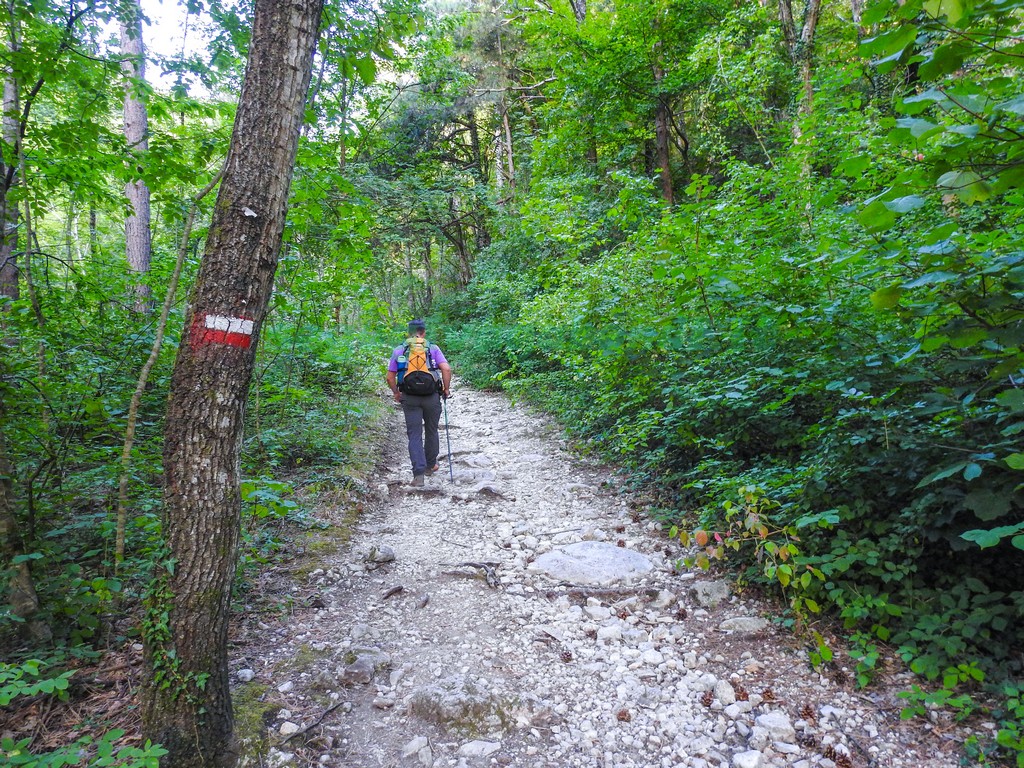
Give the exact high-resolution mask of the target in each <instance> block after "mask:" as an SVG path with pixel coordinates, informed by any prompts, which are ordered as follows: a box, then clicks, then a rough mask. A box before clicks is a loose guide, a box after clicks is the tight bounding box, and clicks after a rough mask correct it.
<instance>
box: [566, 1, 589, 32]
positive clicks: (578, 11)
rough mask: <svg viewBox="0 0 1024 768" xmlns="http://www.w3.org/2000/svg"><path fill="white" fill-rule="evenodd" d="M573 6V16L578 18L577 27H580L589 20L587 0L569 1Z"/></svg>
mask: <svg viewBox="0 0 1024 768" xmlns="http://www.w3.org/2000/svg"><path fill="white" fill-rule="evenodd" d="M569 5H571V6H572V15H573V16H575V17H576V26H577V27H579V26H580V25H581V24H583V22H584V21H586V20H587V0H569Z"/></svg>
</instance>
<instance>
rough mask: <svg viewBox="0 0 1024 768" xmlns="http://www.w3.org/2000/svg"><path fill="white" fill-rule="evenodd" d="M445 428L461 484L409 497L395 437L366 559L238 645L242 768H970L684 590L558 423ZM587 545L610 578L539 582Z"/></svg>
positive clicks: (484, 403) (716, 601)
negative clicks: (253, 722)
mask: <svg viewBox="0 0 1024 768" xmlns="http://www.w3.org/2000/svg"><path fill="white" fill-rule="evenodd" d="M448 409H449V420H450V424H451V429H450V434H451V441H452V448H453V464H454V468H455V481H456V482H455V483H454V484H453V483H451V482H450V480H449V478H448V473H447V463H446V461H445V460H444V459H442V466H443V470H444V471H443V472H442V473H438V474H437V475H436V476H434V477H432V478H429V479H428V482H427V486H426V487H425V488H424V489H422V490H420V489H413V488H410V487H409V486H408V481H409V480H410V479H411V474H410V472H409V469H408V461H407V457H406V452H405V448H404V445H403V444H402V441H401V440H399V439H397V436H396V437H394V438H392V439H391V441H390V443H389V445H388V447H387V451H386V458H385V461H386V463H387V465H388V466H387V469H386V470H384V471H383V473H382V474H381V475H380V476H379V477H376V478H374V480H373V481H372V483H371V487H370V493H369V495H370V496H371V497H375V498H376V502H375V503H373V504H371V505H370V508H369V509H368V510H367V511H366V512H365V513H364V514H363V516H362V517H361V518H360V520H359V522H358V524H357V527H356V532H355V534H354V537H353V540H352V541H351V542H350V543H349V545H347V546H345V547H342V548H341V549H340V550H338V551H333V552H329V553H327V554H326V555H324V556H322V557H321V558H320V560H319V561H318V562H317V563H316V564H315V565H314V567H313V570H312V571H311V572H308V573H306V574H303V576H304V578H303V579H300V581H299V583H298V584H296V585H294V586H292V587H291V590H292V592H293V597H294V598H295V599H296V600H299V599H300V598H302V597H303V596H305V598H306V601H307V602H311V603H312V606H313V607H310V608H308V609H306V610H304V611H296V612H294V613H292V614H291V615H289V616H288V617H285V618H283V619H282V620H281V622H280V623H279V624H276V625H272V624H267V623H260V624H259V625H258V627H257V626H253V627H251V628H250V631H249V632H247V633H246V635H247V636H246V639H245V642H244V643H242V644H240V645H239V646H237V647H236V653H235V659H234V661H233V665H232V668H233V671H234V675H235V678H236V680H238V681H239V684H238V685H237V687H236V689H235V696H236V701H237V700H243V699H246V698H248V699H256V700H257V704H258V706H259V707H261V708H262V709H261V710H260V712H261V713H262V714H261V720H260V722H259V727H258V731H259V733H258V734H257V735H253V734H252V733H250V734H249V735H248V738H249V740H250V742H251V746H255V747H256V748H257V749H258V750H262V754H261V755H259V756H257V757H254V758H250V759H249V761H248V764H250V765H254V764H263V765H271V766H284V765H297V766H301V765H310V764H315V763H319V764H323V765H331V766H357V767H363V766H365V767H367V768H369V766H427V767H429V766H485V765H506V766H551V767H552V768H554V767H556V766H558V767H562V766H602V767H604V768H612V767H613V766H615V767H621V768H627V767H640V766H645V767H646V766H665V767H666V768H667V767H669V766H689V767H692V768H703V767H705V766H716V767H718V766H728V767H729V768H732V767H733V766H735V767H736V768H758V767H759V766H762V767H767V766H794V767H795V768H810V766H825V767H826V768H828V767H829V766H834V765H838V766H846V765H850V766H907V767H908V768H909V767H911V766H914V767H915V768H916V767H918V766H956V765H957V764H958V755H959V747H958V744H957V743H956V742H955V741H954V740H953V739H952V737H951V736H949V735H948V734H947V735H946V736H943V735H942V733H943V732H946V731H947V730H948V729H944V728H940V727H937V726H932V725H931V724H928V725H922V724H920V723H919V722H917V723H913V724H905V723H901V722H900V720H899V704H900V702H899V701H898V700H897V699H896V698H895V690H883V691H881V692H879V691H873V692H863V691H856V690H854V689H853V688H852V686H851V685H850V684H849V682H848V681H847V680H846V679H844V678H848V675H847V674H844V672H843V671H842V670H841V669H837V670H834V671H833V672H832V673H830V674H831V677H824V676H822V675H819V674H818V673H816V672H814V671H813V670H812V669H811V668H810V666H809V664H808V662H807V659H806V653H805V652H804V651H803V650H802V649H801V644H800V643H799V642H798V641H797V640H795V639H794V638H793V636H792V635H790V634H789V633H787V632H785V631H783V630H781V629H778V628H777V627H775V626H774V625H771V624H768V623H767V622H764V621H758V619H762V618H769V619H770V618H771V610H772V609H771V607H770V606H769V605H767V604H761V603H758V602H756V601H754V600H750V599H745V598H743V597H737V596H733V595H729V594H726V593H725V585H724V584H723V583H721V582H714V581H711V580H710V578H709V577H707V576H705V575H704V574H700V573H698V574H694V573H686V572H682V573H680V572H678V571H676V570H675V569H674V562H675V560H676V558H678V557H679V555H680V550H679V548H678V546H675V545H673V547H674V548H673V549H672V550H671V551H672V553H673V554H672V555H671V556H666V554H665V550H666V549H667V548H668V547H667V544H668V542H667V539H666V537H665V535H664V534H663V533H662V532H661V531H660V526H659V525H658V524H656V523H652V522H649V521H647V520H645V519H643V518H641V517H640V516H639V515H637V514H636V513H635V512H633V511H632V510H631V508H630V499H629V497H628V496H627V495H626V494H623V493H621V492H620V491H619V490H618V489H617V487H616V479H615V478H614V477H612V476H611V475H609V474H608V472H607V470H606V469H603V468H601V467H599V466H596V465H588V464H586V463H584V462H581V461H580V460H579V459H575V458H573V457H571V456H570V455H569V454H568V453H567V452H566V451H565V449H564V445H563V444H562V443H561V441H560V440H559V433H558V430H557V429H556V428H555V427H554V426H553V425H551V424H550V423H548V422H546V421H545V420H544V419H543V418H540V417H537V416H534V415H530V414H527V413H526V412H524V410H523V409H521V408H513V407H512V406H511V405H510V404H509V402H508V400H507V399H506V398H504V397H502V396H499V395H495V394H488V393H480V392H476V391H472V390H466V389H461V390H458V391H457V394H456V396H455V397H454V398H452V399H451V400H450V401H449V406H448ZM399 422H400V414H399V413H398V412H397V411H396V413H395V414H394V417H393V423H394V429H395V431H396V434H397V432H398V430H399V426H398V425H399ZM403 439H404V435H403ZM441 439H442V453H443V452H444V450H445V444H444V443H445V436H444V433H443V432H442V436H441ZM578 542H590V543H589V544H585V545H584V550H586V551H589V552H591V554H596V555H597V556H598V557H599V558H603V559H599V560H598V561H592V562H586V563H583V570H582V572H581V573H579V575H578V578H577V579H576V580H575V581H574V582H572V583H566V582H564V581H559V580H557V579H556V578H552V577H551V576H548V575H546V574H545V573H544V572H542V571H541V570H539V569H540V567H541V566H543V565H544V563H545V562H547V561H550V560H552V558H553V555H552V554H550V553H552V552H553V551H556V552H557V551H559V550H560V549H561V548H562V547H564V546H565V545H571V544H574V543H578ZM588 548H589V549H588ZM614 550H617V552H618V553H619V554H621V555H622V556H623V557H629V556H630V553H632V554H633V556H634V557H635V560H631V561H628V563H627V564H626V565H625V567H626V568H627V569H629V568H633V572H632V573H631V574H626V575H625V576H623V575H621V574H620V575H618V576H617V575H616V573H615V570H614V569H615V567H616V566H617V565H619V566H621V565H622V563H620V562H619V559H621V558H619V559H617V558H616V557H615V552H614ZM570 551H571V550H570ZM546 553H548V554H546ZM573 562H574V563H575V564H576V565H577V567H578V566H579V562H577V561H573ZM638 563H639V565H638ZM644 563H648V564H649V566H650V570H649V571H647V572H646V573H644V572H643V569H644V568H645V567H647V566H645V565H643V564H644ZM555 565H558V563H555ZM570 565H573V563H570ZM606 565H608V566H609V567H610V568H611V570H608V571H606V569H605V566H606ZM580 582H584V583H580ZM586 582H589V583H586ZM399 588H400V589H399ZM897 690H898V689H897Z"/></svg>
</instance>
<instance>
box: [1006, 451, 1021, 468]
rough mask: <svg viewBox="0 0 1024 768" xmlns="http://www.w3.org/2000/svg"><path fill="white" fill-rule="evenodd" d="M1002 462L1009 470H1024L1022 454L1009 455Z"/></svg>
mask: <svg viewBox="0 0 1024 768" xmlns="http://www.w3.org/2000/svg"><path fill="white" fill-rule="evenodd" d="M1003 461H1005V462H1006V466H1008V467H1009V468H1010V469H1024V453H1011V454H1010V455H1009V456H1007V457H1006V458H1005V459H1003Z"/></svg>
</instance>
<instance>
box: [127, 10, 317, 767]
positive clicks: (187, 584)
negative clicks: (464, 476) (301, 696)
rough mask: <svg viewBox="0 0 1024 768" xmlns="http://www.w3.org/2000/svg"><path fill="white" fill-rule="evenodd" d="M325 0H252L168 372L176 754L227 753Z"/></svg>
mask: <svg viewBox="0 0 1024 768" xmlns="http://www.w3.org/2000/svg"><path fill="white" fill-rule="evenodd" d="M322 10H323V0H257V1H256V7H255V13H254V22H253V31H252V38H251V42H250V50H249V61H248V65H247V67H246V73H245V79H244V81H243V84H242V91H241V95H240V98H239V103H238V111H237V113H236V117H235V125H234V130H233V133H232V137H231V147H230V149H229V151H228V157H227V160H226V163H225V171H224V177H223V181H222V183H221V187H220V192H219V194H218V196H217V202H216V205H215V208H214V214H213V220H212V222H211V225H210V230H209V235H208V237H207V241H206V250H205V253H204V255H203V260H202V263H201V265H200V268H199V275H198V277H197V279H196V285H195V288H194V290H193V294H192V298H191V301H190V302H189V311H188V313H187V315H186V319H185V332H184V335H183V340H182V344H181V347H180V348H179V350H178V357H177V360H176V361H175V365H174V373H173V375H172V379H171V391H170V398H169V403H168V408H167V421H166V426H165V433H164V437H165V444H164V462H163V464H164V477H165V481H164V482H165V486H164V506H165V522H164V526H165V528H164V533H165V537H166V541H167V551H168V557H169V558H170V559H171V560H173V562H174V567H173V568H167V569H165V570H164V571H162V572H161V573H160V575H159V578H158V579H157V582H156V584H155V586H154V589H153V592H152V594H151V596H150V600H149V614H148V618H147V621H146V623H145V626H146V657H147V664H148V671H147V678H146V683H145V692H144V694H145V695H144V714H143V722H144V731H145V735H146V737H147V738H149V739H151V740H153V741H154V742H158V743H160V744H162V745H163V746H164V748H165V749H167V750H168V752H169V754H168V755H167V756H166V757H165V758H164V760H163V764H164V765H166V766H174V768H191V767H192V766H202V767H204V768H205V767H206V766H221V765H229V764H231V763H232V762H233V761H234V759H235V757H236V755H235V753H234V745H233V743H232V730H233V717H232V712H231V698H230V694H229V690H228V665H227V661H228V659H227V640H228V618H229V616H228V614H229V605H230V598H231V584H232V580H233V578H234V574H235V566H236V559H237V547H238V538H239V527H240V525H239V523H240V516H241V498H240V492H239V472H240V467H239V461H240V451H241V442H242V430H243V417H244V414H245V403H246V396H247V393H248V390H249V384H250V381H251V379H252V372H253V364H254V361H255V355H256V347H257V342H258V340H259V333H260V329H261V327H262V324H263V320H264V318H265V317H266V314H267V305H268V303H269V299H270V294H271V288H272V285H273V278H274V272H275V271H276V269H277V262H278V255H279V252H280V249H281V236H282V232H283V229H284V221H285V210H286V205H287V198H288V188H289V186H290V184H291V177H292V171H293V166H294V163H295V155H296V151H297V147H298V139H299V133H300V129H301V126H302V117H303V112H304V109H303V107H304V102H305V96H306V91H307V89H308V87H309V80H310V74H311V71H312V64H313V50H314V46H315V43H316V37H317V32H318V29H319V24H320V16H321V12H322Z"/></svg>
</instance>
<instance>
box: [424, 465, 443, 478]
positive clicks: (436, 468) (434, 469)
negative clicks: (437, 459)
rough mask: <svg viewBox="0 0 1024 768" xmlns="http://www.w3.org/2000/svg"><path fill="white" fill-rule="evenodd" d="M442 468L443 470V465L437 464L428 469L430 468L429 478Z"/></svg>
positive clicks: (428, 470) (428, 471)
mask: <svg viewBox="0 0 1024 768" xmlns="http://www.w3.org/2000/svg"><path fill="white" fill-rule="evenodd" d="M440 468H441V465H440V464H435V465H434V466H432V467H428V468H427V476H428V477H429V476H430V475H432V474H434V473H435V472H437V470H439V469H440Z"/></svg>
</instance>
